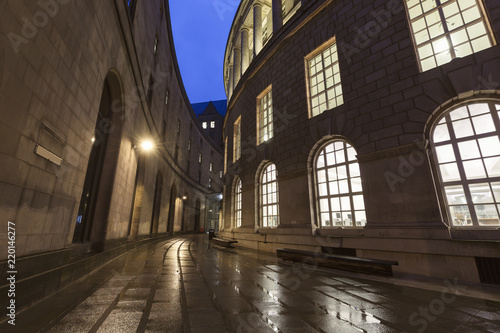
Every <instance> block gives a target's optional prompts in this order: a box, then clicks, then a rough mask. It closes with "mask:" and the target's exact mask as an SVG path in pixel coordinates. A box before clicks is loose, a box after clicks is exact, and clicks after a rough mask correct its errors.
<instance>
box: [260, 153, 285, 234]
mask: <svg viewBox="0 0 500 333" xmlns="http://www.w3.org/2000/svg"><path fill="white" fill-rule="evenodd" d="M269 167H274V174H275V179H274V180H271V181H267V180H266V183H264V180H263V179H264V175H265V174H266V173H267V170H268V168H269ZM270 172H271V173H272V172H273V170H271V171H270ZM272 183H275V184H276V192H275V193H276V201H275V202H273V203H271V204H269V202H266V203H265V204H264V200H263V199H264V190H263V189H264V185H269V184H272ZM258 189H259V192H258V195H259V201H258V202H259V228H277V227H278V226H279V225H280V209H279V208H280V200H279V199H280V198H279V182H278V168H277V167H276V164H274V163H272V162H269V163H266V164H264V166H263V167H262V169H261V171H260V173H259V184H258ZM273 193H274V192H273ZM269 194H270V193H267V191H266V194H265V195H269ZM271 194H272V193H271ZM274 205H276V225H272V226H269V224H268V223H267V222H266V223H264V222H265V221H264V208H268V207H269V206H274ZM266 216H268V217H269V216H271V217H272V216H275V215H266Z"/></svg>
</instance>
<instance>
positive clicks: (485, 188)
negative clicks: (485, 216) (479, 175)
mask: <svg viewBox="0 0 500 333" xmlns="http://www.w3.org/2000/svg"><path fill="white" fill-rule="evenodd" d="M469 189H470V195H471V199H472V202H473V203H475V204H478V203H493V202H495V200H494V199H493V194H492V193H491V189H490V184H489V183H483V184H473V185H469Z"/></svg>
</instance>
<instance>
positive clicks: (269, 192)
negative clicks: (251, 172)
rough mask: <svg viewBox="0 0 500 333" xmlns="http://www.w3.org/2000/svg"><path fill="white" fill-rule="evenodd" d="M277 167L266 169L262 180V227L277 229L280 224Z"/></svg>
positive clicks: (270, 166) (268, 166)
mask: <svg viewBox="0 0 500 333" xmlns="http://www.w3.org/2000/svg"><path fill="white" fill-rule="evenodd" d="M277 173H278V171H277V170H276V165H274V164H272V163H271V164H269V165H267V166H266V167H265V168H264V171H263V172H262V178H261V218H262V227H271V228H272V227H277V226H278V224H279V210H278V202H279V197H278V180H277Z"/></svg>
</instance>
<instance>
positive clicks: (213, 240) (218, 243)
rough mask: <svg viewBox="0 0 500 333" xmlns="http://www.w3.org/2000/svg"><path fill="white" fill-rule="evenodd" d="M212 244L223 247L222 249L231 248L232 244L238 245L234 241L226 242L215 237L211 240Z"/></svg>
mask: <svg viewBox="0 0 500 333" xmlns="http://www.w3.org/2000/svg"><path fill="white" fill-rule="evenodd" d="M212 242H213V243H214V244H216V245H219V246H224V247H233V246H231V245H232V244H235V243H238V241H235V240H227V239H222V238H217V237H214V238H212Z"/></svg>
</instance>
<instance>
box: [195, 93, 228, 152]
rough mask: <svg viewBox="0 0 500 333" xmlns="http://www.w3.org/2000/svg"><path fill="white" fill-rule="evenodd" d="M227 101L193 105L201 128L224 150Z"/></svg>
mask: <svg viewBox="0 0 500 333" xmlns="http://www.w3.org/2000/svg"><path fill="white" fill-rule="evenodd" d="M226 105H227V101H226V100H220V101H214V102H212V101H210V102H204V103H196V104H192V107H193V110H194V112H195V113H196V115H197V116H198V119H199V121H200V125H201V127H202V128H203V129H204V130H205V131H206V133H207V134H208V136H209V137H210V138H212V140H213V141H214V143H215V144H217V145H218V146H219V147H221V149H224V142H223V139H222V138H223V137H224V135H223V129H224V115H225V114H226Z"/></svg>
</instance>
